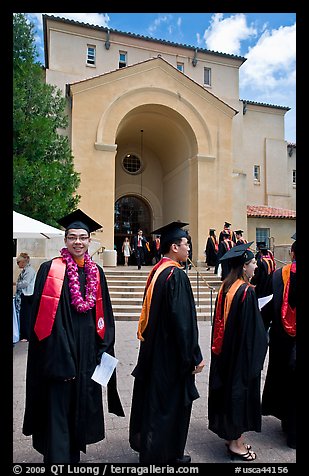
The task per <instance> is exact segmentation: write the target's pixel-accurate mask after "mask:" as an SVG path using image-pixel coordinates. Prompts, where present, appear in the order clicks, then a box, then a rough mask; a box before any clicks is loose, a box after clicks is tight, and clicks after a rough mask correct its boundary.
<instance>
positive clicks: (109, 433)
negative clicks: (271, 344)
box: [13, 321, 296, 466]
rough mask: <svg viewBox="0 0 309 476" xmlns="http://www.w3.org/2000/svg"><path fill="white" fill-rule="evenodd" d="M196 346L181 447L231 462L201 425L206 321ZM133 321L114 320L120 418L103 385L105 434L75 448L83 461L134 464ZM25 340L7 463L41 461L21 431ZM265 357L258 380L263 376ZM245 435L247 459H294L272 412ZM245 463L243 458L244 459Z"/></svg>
mask: <svg viewBox="0 0 309 476" xmlns="http://www.w3.org/2000/svg"><path fill="white" fill-rule="evenodd" d="M198 326H199V332H200V345H201V348H202V351H203V354H204V360H205V361H206V366H205V369H204V371H203V372H202V373H201V374H199V375H197V378H196V382H197V387H198V390H199V393H200V398H199V399H197V400H195V402H193V411H192V417H191V423H190V429H189V435H188V440H187V447H186V451H187V452H188V453H189V454H190V455H191V457H192V464H194V463H228V464H235V463H236V464H237V462H236V460H235V462H234V463H231V461H230V459H229V457H228V455H227V452H226V449H225V446H224V442H223V441H222V440H221V439H220V438H219V437H218V436H217V435H215V434H214V433H212V432H211V431H209V430H208V428H207V424H208V421H207V396H208V373H209V357H210V352H209V349H210V333H211V324H210V322H208V321H200V322H198ZM136 330H137V322H129V321H116V346H115V352H116V357H117V358H118V359H119V363H118V370H117V372H118V390H119V393H120V398H121V400H122V404H123V406H124V411H125V414H126V416H125V418H120V417H116V416H114V415H112V414H109V413H107V410H106V408H107V402H106V394H105V389H103V392H104V395H103V401H104V408H105V420H106V438H105V439H104V440H103V441H101V442H99V443H96V444H93V445H89V446H88V447H87V454H84V453H81V455H82V456H81V462H83V463H138V454H137V453H135V452H134V451H133V450H132V449H131V448H130V446H129V443H128V423H129V417H130V405H131V396H132V387H133V377H132V376H131V372H132V370H133V368H134V366H135V363H136V359H137V353H138V348H139V341H138V340H137V338H136ZM27 349H28V344H27V343H24V342H18V343H17V344H16V345H15V347H14V349H13V359H14V360H13V373H14V389H13V400H14V402H13V403H14V407H13V408H14V414H13V418H14V423H13V462H14V463H42V456H41V455H40V454H39V453H37V452H36V451H35V450H34V449H33V448H32V444H31V437H26V436H24V435H23V434H22V432H21V428H22V419H23V412H24V402H25V372H26V358H27ZM266 366H267V359H266V361H265V366H264V372H263V382H262V383H264V378H265V369H266ZM245 436H246V440H247V441H248V443H250V444H251V445H252V447H253V449H254V451H256V453H257V459H256V460H255V462H250V465H251V464H256V463H263V464H268V465H272V464H274V463H280V465H281V466H284V465H285V464H287V463H295V462H296V450H293V449H291V448H289V447H288V446H287V445H286V441H285V437H284V434H283V433H282V431H281V426H280V422H279V420H277V419H276V418H273V417H263V422H262V432H261V433H255V432H248V433H246V434H245ZM245 464H246V465H248V464H249V463H245Z"/></svg>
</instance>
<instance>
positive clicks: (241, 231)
mask: <svg viewBox="0 0 309 476" xmlns="http://www.w3.org/2000/svg"><path fill="white" fill-rule="evenodd" d="M243 232H244V230H235V233H236V235H241V233H243Z"/></svg>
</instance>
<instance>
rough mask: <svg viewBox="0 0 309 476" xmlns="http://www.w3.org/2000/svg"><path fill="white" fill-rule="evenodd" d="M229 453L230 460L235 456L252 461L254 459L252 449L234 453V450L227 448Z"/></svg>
mask: <svg viewBox="0 0 309 476" xmlns="http://www.w3.org/2000/svg"><path fill="white" fill-rule="evenodd" d="M229 455H230V458H231V460H234V459H235V458H238V459H242V460H243V461H253V460H255V459H256V453H254V451H249V450H248V451H247V453H235V452H234V451H232V450H230V449H229Z"/></svg>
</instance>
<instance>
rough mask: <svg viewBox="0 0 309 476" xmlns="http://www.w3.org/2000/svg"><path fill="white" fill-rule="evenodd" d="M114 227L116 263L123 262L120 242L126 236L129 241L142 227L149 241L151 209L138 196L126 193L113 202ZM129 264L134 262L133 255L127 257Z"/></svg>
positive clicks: (148, 262) (148, 261)
mask: <svg viewBox="0 0 309 476" xmlns="http://www.w3.org/2000/svg"><path fill="white" fill-rule="evenodd" d="M114 223H115V229H114V243H115V247H116V248H117V264H123V263H124V258H123V254H122V250H121V248H122V243H123V240H124V239H125V237H126V236H128V237H129V239H130V242H131V241H132V238H133V236H134V235H135V234H136V233H137V231H138V230H139V229H142V230H143V232H144V236H145V237H146V238H147V240H148V241H149V242H151V235H150V232H151V226H152V219H151V211H150V208H149V205H148V204H147V203H146V202H145V201H144V200H143V199H141V198H140V197H136V196H134V195H126V196H125V197H121V198H119V200H117V201H116V203H115V222H114ZM150 260H151V257H150V256H148V257H147V261H146V264H150ZM129 264H135V257H134V255H132V256H131V257H130V258H129Z"/></svg>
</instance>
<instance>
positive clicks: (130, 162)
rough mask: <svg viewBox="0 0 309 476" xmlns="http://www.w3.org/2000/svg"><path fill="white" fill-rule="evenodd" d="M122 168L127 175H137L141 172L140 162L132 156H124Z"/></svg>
mask: <svg viewBox="0 0 309 476" xmlns="http://www.w3.org/2000/svg"><path fill="white" fill-rule="evenodd" d="M122 166H123V168H124V169H125V171H126V172H128V174H139V173H140V172H141V171H142V162H141V160H140V158H139V157H137V156H136V155H133V154H126V155H125V157H124V158H123V159H122Z"/></svg>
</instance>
